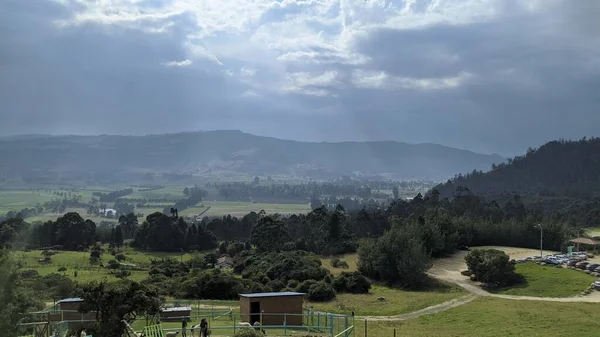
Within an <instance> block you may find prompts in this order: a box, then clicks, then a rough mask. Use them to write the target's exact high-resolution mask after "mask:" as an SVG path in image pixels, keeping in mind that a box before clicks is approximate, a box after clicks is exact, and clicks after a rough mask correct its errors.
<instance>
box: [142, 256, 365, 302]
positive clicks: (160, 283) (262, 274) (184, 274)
mask: <svg viewBox="0 0 600 337" xmlns="http://www.w3.org/2000/svg"><path fill="white" fill-rule="evenodd" d="M211 255H212V256H214V254H206V255H203V256H202V255H198V256H195V257H194V258H192V259H191V260H190V261H186V262H179V261H177V260H174V259H162V260H155V261H152V264H151V268H150V271H149V277H148V279H147V280H146V283H147V284H149V285H151V286H153V287H155V288H156V289H157V290H158V291H159V293H160V294H162V295H165V296H175V297H180V298H211V299H223V300H228V299H237V298H238V295H239V294H240V293H252V292H271V291H296V292H302V293H306V294H307V298H308V299H309V300H312V301H329V300H332V299H333V298H335V295H336V293H341V292H349V293H367V292H368V291H369V289H370V288H371V283H370V281H369V280H368V279H367V278H366V277H365V276H363V275H362V274H361V273H360V272H352V273H346V272H344V273H342V274H341V275H339V276H337V277H334V276H333V275H331V273H330V272H329V271H328V270H326V269H325V268H323V266H322V265H321V261H320V260H319V259H318V258H317V257H315V256H313V255H311V254H309V253H307V252H304V251H289V252H281V253H264V254H257V253H252V252H250V251H248V250H242V251H241V252H239V253H238V254H237V255H236V256H235V259H234V261H235V266H234V272H235V273H237V274H241V278H238V277H236V276H235V274H233V273H228V272H223V271H221V270H219V269H206V268H209V267H210V262H211V261H208V260H211V259H212V256H211Z"/></svg>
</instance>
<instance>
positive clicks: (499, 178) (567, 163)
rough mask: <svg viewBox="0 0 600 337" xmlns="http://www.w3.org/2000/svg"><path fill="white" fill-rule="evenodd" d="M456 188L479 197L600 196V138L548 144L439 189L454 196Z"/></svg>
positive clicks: (461, 177)
mask: <svg viewBox="0 0 600 337" xmlns="http://www.w3.org/2000/svg"><path fill="white" fill-rule="evenodd" d="M457 187H466V188H468V189H469V190H471V192H473V193H476V194H480V195H500V194H510V193H518V194H521V195H532V196H540V197H572V198H578V199H588V198H591V197H597V196H600V138H591V139H586V138H584V139H582V140H579V141H565V140H557V141H552V142H548V143H546V144H545V145H543V146H541V147H540V148H538V149H529V151H527V154H525V155H523V156H517V157H515V158H513V159H509V160H508V161H507V163H501V164H499V165H494V167H493V169H492V170H491V171H489V172H485V173H483V172H472V173H471V174H468V175H465V176H462V175H461V176H458V177H456V178H454V179H452V180H450V181H448V182H447V183H445V184H441V185H440V186H438V187H437V189H438V190H439V191H440V193H441V194H442V195H443V196H452V194H453V193H454V191H455V190H456V188H457Z"/></svg>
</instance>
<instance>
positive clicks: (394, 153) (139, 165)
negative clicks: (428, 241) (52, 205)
mask: <svg viewBox="0 0 600 337" xmlns="http://www.w3.org/2000/svg"><path fill="white" fill-rule="evenodd" d="M0 155H2V156H3V158H10V160H5V161H3V162H2V163H0V172H2V173H3V174H4V175H7V174H8V175H10V174H14V173H15V172H19V171H27V172H30V171H44V172H65V171H81V172H90V173H110V172H118V173H126V172H164V173H167V172H171V173H172V172H188V173H192V174H197V173H200V172H206V171H207V170H209V171H218V170H226V171H234V172H240V173H246V174H253V175H254V174H256V175H266V174H291V175H297V176H306V177H310V176H313V175H315V174H316V175H317V176H318V175H319V172H320V173H323V174H332V175H352V174H355V173H357V172H360V173H362V174H366V175H373V174H386V175H387V176H390V177H394V178H396V179H429V180H444V179H448V178H449V177H452V176H454V175H455V174H457V173H459V172H470V171H472V170H473V169H478V170H488V169H490V167H491V165H492V164H493V163H500V162H503V161H504V160H505V158H503V157H501V156H499V155H487V154H478V153H474V152H471V151H466V150H459V149H454V148H450V147H446V146H442V145H435V144H407V143H401V142H393V141H378V142H339V143H326V142H321V143H311V142H300V141H292V140H281V139H277V138H270V137H261V136H255V135H251V134H246V133H243V132H240V131H206V132H188V133H175V134H161V135H147V136H108V135H99V136H43V135H40V136H36V137H16V138H15V137H14V136H13V137H10V138H0Z"/></svg>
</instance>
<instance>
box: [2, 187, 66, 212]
mask: <svg viewBox="0 0 600 337" xmlns="http://www.w3.org/2000/svg"><path fill="white" fill-rule="evenodd" d="M54 197H55V196H53V195H52V194H47V193H44V192H32V191H24V190H23V191H19V190H9V191H0V214H5V213H6V212H9V211H15V212H18V211H20V210H22V209H23V208H25V207H34V206H35V205H36V204H38V203H39V204H43V203H44V202H46V201H50V200H52V199H54Z"/></svg>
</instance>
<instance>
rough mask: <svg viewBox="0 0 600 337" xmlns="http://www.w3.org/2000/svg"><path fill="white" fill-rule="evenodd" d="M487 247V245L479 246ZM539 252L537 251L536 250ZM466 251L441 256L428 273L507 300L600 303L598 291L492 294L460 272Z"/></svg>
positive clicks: (522, 253)
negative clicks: (566, 294) (562, 294)
mask: <svg viewBox="0 0 600 337" xmlns="http://www.w3.org/2000/svg"><path fill="white" fill-rule="evenodd" d="M481 248H487V247H481ZM489 248H497V249H501V250H504V251H506V253H507V254H509V255H510V256H511V258H516V259H518V258H523V257H526V256H531V255H534V254H535V252H536V251H535V250H532V249H526V248H510V247H489ZM537 252H538V254H539V251H537ZM466 254H467V252H462V251H461V252H457V253H456V254H454V255H453V256H452V257H448V258H442V259H438V260H436V261H435V263H434V265H433V267H431V269H430V270H429V272H428V275H429V276H431V277H434V278H437V279H439V280H441V281H446V282H450V283H454V284H456V285H458V286H460V287H461V288H463V289H465V290H466V291H468V292H469V293H471V294H472V295H476V296H486V297H495V298H502V299H507V300H518V301H545V302H587V303H600V292H597V291H594V292H592V293H591V294H589V295H585V296H582V295H577V296H572V297H536V296H517V295H501V294H492V293H490V292H488V291H486V290H485V289H482V288H481V287H480V286H479V285H478V284H477V283H475V282H472V281H471V280H469V278H467V277H466V276H464V275H462V274H461V273H460V271H461V270H465V269H467V265H466V263H465V262H464V261H465V260H464V257H465V256H466Z"/></svg>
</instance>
